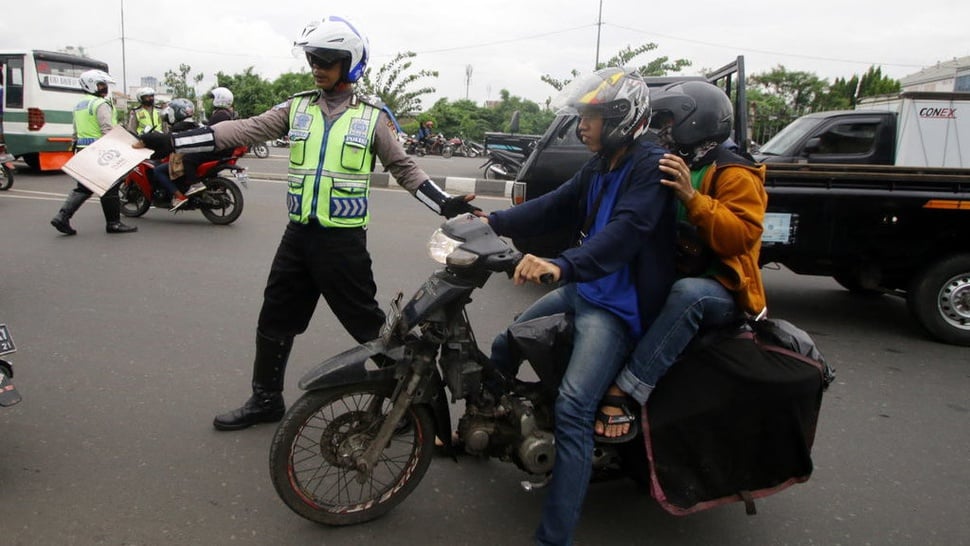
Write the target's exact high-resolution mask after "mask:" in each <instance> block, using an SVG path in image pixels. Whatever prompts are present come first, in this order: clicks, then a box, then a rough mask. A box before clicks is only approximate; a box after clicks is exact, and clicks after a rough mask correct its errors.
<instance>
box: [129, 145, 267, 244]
mask: <svg viewBox="0 0 970 546" xmlns="http://www.w3.org/2000/svg"><path fill="white" fill-rule="evenodd" d="M247 149H248V148H247V147H246V146H239V147H237V148H234V149H233V150H232V155H230V156H227V157H224V158H220V159H215V160H212V161H206V162H205V163H202V164H201V165H199V166H198V168H197V169H196V180H197V181H198V182H199V183H201V184H203V185H205V190H204V191H202V192H200V193H197V194H195V195H192V196H189V202H188V203H186V204H185V205H184V206H182V208H180V209H179V210H180V211H181V210H196V209H197V210H200V211H202V215H203V216H205V217H206V219H207V220H209V221H210V222H212V223H213V224H218V225H227V224H231V223H233V222H235V221H236V219H237V218H239V215H241V214H242V211H243V195H242V190H241V189H240V188H239V184H241V185H242V186H244V187H245V186H246V185H247V182H248V180H249V176H248V175H247V174H246V169H245V167H240V166H238V165H236V162H237V161H238V160H239V158H240V157H242V156H243V155H244V154H245V153H246V151H247ZM165 161H167V159H166V160H165ZM158 164H159V163H158V162H156V161H152V160H150V159H146V160H145V161H142V162H141V163H139V164H138V166H137V167H135V168H134V170H132V171H131V172H130V173H128V176H127V177H125V180H124V181H123V182H122V183H121V187H120V189H119V192H118V193H119V194H120V195H121V214H123V215H125V216H128V217H129V218H134V217H137V216H141V215H143V214H145V213H146V212H148V209H149V208H151V207H152V206H155V207H159V208H164V209H169V208H171V206H172V204H171V201H172V196H171V195H169V194H168V192H167V191H165V190H164V189H163V188H161V187H160V186H159V185H158V184H157V182H156V180H155V176H154V173H153V169H154V168H155V166H156V165H158ZM224 171H230V172H232V174H233V176H232V178H229V177H226V176H221V174H222V173H223V172H224ZM173 182H175V185H176V186H178V188H179V189H180V190H181V191H182V192H183V193H184V192H186V191H188V185H187V184H185V182H184V178H183V179H182V180H173ZM236 182H238V183H239V184H237V183H236Z"/></svg>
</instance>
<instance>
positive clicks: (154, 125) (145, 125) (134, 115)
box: [125, 87, 165, 135]
mask: <svg viewBox="0 0 970 546" xmlns="http://www.w3.org/2000/svg"><path fill="white" fill-rule="evenodd" d="M135 96H136V97H137V98H138V103H139V106H138V108H135V109H134V110H132V111H131V114H130V115H129V116H128V123H127V125H126V126H125V127H126V128H127V129H128V130H129V131H131V132H132V133H135V134H136V135H140V134H142V133H147V132H149V131H164V130H165V128H164V127H162V114H161V112H159V110H158V108H155V90H154V89H152V88H151V87H142V88H141V89H139V90H138V92H137V93H135Z"/></svg>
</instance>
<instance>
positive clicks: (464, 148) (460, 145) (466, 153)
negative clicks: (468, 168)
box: [448, 137, 482, 157]
mask: <svg viewBox="0 0 970 546" xmlns="http://www.w3.org/2000/svg"><path fill="white" fill-rule="evenodd" d="M448 145H449V146H451V148H452V150H454V153H456V154H458V155H460V156H462V157H478V156H479V154H481V153H482V152H481V149H480V148H479V147H476V145H475V143H473V142H471V141H468V140H465V139H463V138H461V137H455V138H452V139H449V140H448ZM479 146H480V145H479Z"/></svg>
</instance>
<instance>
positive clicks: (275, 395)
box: [212, 331, 293, 430]
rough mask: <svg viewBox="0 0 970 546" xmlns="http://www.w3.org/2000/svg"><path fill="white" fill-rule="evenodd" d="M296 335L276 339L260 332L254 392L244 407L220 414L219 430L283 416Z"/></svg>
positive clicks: (277, 419)
mask: <svg viewBox="0 0 970 546" xmlns="http://www.w3.org/2000/svg"><path fill="white" fill-rule="evenodd" d="M292 347H293V338H286V339H274V338H271V337H267V336H265V335H263V334H262V333H260V332H258V331H257V332H256V361H255V362H254V363H253V395H252V396H250V397H249V400H246V403H245V404H243V405H242V407H241V408H238V409H234V410H232V411H230V412H227V413H223V414H221V415H216V418H215V419H214V420H213V421H212V426H214V427H215V428H216V430H240V429H244V428H247V427H250V426H252V425H255V424H257V423H275V422H276V421H279V420H280V419H282V418H283V414H284V413H286V405H285V404H284V403H283V378H284V376H285V374H286V361H287V359H288V358H289V356H290V349H291V348H292Z"/></svg>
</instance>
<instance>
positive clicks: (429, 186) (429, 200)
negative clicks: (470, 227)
mask: <svg viewBox="0 0 970 546" xmlns="http://www.w3.org/2000/svg"><path fill="white" fill-rule="evenodd" d="M414 196H415V197H417V198H418V201H421V202H422V203H424V204H425V205H426V206H427V207H428V208H429V209H431V210H433V211H435V212H436V213H438V214H440V215H442V216H444V217H445V218H453V217H455V216H458V215H459V214H464V213H466V212H470V213H472V214H474V215H475V216H482V215H484V214H485V213H483V212H482V209H480V208H478V207H476V206H474V205H472V204H471V203H469V201H471V200H472V199H474V198H475V194H473V193H471V194H463V195H449V194H447V193H445V191H444V190H442V189H441V188H439V187H438V185H437V184H435V183H434V182H433V181H431V179H428V180H425V181H424V182H422V183H421V185H420V186H418V191H416V192H414Z"/></svg>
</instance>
